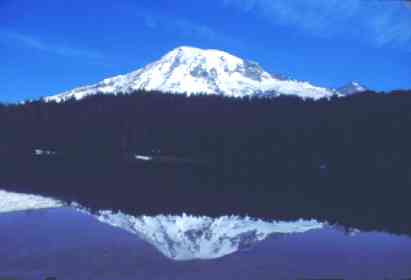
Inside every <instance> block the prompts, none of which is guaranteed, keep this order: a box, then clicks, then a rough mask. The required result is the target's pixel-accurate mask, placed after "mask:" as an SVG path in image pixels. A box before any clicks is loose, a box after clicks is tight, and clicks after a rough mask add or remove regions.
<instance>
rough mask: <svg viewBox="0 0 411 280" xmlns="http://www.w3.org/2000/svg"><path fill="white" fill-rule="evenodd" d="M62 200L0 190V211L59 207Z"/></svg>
mask: <svg viewBox="0 0 411 280" xmlns="http://www.w3.org/2000/svg"><path fill="white" fill-rule="evenodd" d="M62 205H63V203H62V202H60V201H58V200H55V199H51V198H46V197H42V196H38V195H30V194H22V193H13V192H6V191H3V190H0V213H6V212H13V211H24V210H32V209H42V208H54V207H61V206H62Z"/></svg>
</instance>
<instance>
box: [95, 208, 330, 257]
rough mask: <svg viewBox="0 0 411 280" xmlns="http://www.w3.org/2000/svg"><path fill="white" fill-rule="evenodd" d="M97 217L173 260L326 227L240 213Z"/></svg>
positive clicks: (105, 213)
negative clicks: (132, 235) (134, 236)
mask: <svg viewBox="0 0 411 280" xmlns="http://www.w3.org/2000/svg"><path fill="white" fill-rule="evenodd" d="M95 216H96V218H97V219H98V220H99V221H101V222H103V223H107V224H110V225H112V226H115V227H118V228H121V229H124V230H126V231H128V232H130V233H133V234H136V235H137V236H139V237H140V238H142V239H143V240H145V241H147V242H148V243H150V244H152V245H153V246H154V247H155V248H157V249H158V250H159V251H160V252H161V253H162V254H163V255H165V256H166V257H168V258H171V259H174V260H192V259H215V258H220V257H223V256H226V255H229V254H232V253H234V252H237V251H240V250H241V249H244V248H248V247H250V246H252V245H254V244H256V243H258V242H260V241H262V240H264V239H266V238H267V237H269V236H274V235H284V234H293V233H303V232H306V231H309V230H314V229H320V228H322V227H324V224H323V223H320V222H317V221H315V220H310V221H304V220H299V221H295V222H266V221H262V220H255V219H251V218H248V217H247V218H241V217H238V216H223V217H220V218H210V217H195V216H188V215H185V214H184V215H182V216H163V215H159V216H155V217H148V216H141V217H134V216H130V215H126V214H123V213H113V212H111V211H100V212H99V213H98V214H97V215H95Z"/></svg>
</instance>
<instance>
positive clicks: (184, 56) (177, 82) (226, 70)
mask: <svg viewBox="0 0 411 280" xmlns="http://www.w3.org/2000/svg"><path fill="white" fill-rule="evenodd" d="M137 90H145V91H160V92H164V93H175V94H183V93H184V94H187V95H192V94H219V95H224V96H231V97H244V96H250V95H251V96H252V95H257V94H269V95H270V96H277V95H295V96H299V97H302V98H311V99H319V98H328V97H331V96H334V95H336V96H343V95H344V94H343V93H340V92H339V91H337V90H334V89H328V88H325V87H318V86H314V85H312V84H310V83H309V82H302V81H296V80H290V79H284V78H282V77H279V76H278V75H272V74H270V73H268V72H266V71H264V69H262V68H261V67H260V66H259V65H258V64H257V63H255V62H251V61H248V60H244V59H241V58H239V57H236V56H234V55H231V54H229V53H226V52H223V51H220V50H203V49H198V48H193V47H179V48H176V49H174V50H173V51H171V52H169V53H168V54H166V55H164V56H163V57H162V58H161V59H160V60H158V61H156V62H154V63H151V64H149V65H147V66H145V67H143V68H141V69H139V70H137V71H134V72H131V73H129V74H125V75H120V76H116V77H113V78H108V79H105V80H103V81H101V82H99V83H97V84H94V85H89V86H84V87H79V88H76V89H73V90H71V91H68V92H64V93H61V94H58V95H54V96H49V97H45V98H44V100H45V101H56V102H62V101H65V100H68V99H72V98H74V99H77V100H79V99H82V98H84V97H85V96H89V95H96V94H129V93H132V92H134V91H137ZM350 93H352V91H350Z"/></svg>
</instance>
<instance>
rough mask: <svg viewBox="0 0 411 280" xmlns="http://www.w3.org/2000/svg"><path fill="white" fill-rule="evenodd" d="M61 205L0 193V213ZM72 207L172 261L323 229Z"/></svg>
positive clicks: (301, 223)
mask: <svg viewBox="0 0 411 280" xmlns="http://www.w3.org/2000/svg"><path fill="white" fill-rule="evenodd" d="M63 205H64V204H63V203H62V202H61V201H58V200H55V199H52V198H46V197H42V196H38V195H29V194H19V193H13V192H6V191H2V190H0V213H2V212H3V213H4V212H12V211H23V210H30V209H41V208H54V207H61V206H63ZM71 207H72V208H75V209H77V210H78V211H80V212H83V213H86V214H90V215H92V216H94V217H95V218H96V219H98V220H99V221H100V222H102V223H105V224H109V225H111V226H114V227H118V228H121V229H123V230H125V231H128V232H130V233H132V234H135V235H137V236H138V237H140V238H141V239H143V240H145V241H146V242H148V243H150V244H151V245H153V246H154V247H155V248H156V249H157V250H159V251H160V252H161V253H162V254H163V255H164V256H166V257H168V258H170V259H173V260H193V259H216V258H220V257H223V256H226V255H229V254H232V253H235V252H238V251H241V250H243V249H246V248H250V247H251V246H253V245H255V244H257V243H258V242H261V241H263V240H264V239H266V238H268V237H270V236H276V235H277V236H282V235H285V234H298V233H304V232H307V231H310V230H315V229H321V228H323V227H324V226H325V224H324V223H320V222H318V221H315V220H298V221H295V222H281V221H272V222H267V221H263V220H257V219H252V218H249V217H245V218H242V217H238V216H222V217H219V218H210V217H204V216H203V217H196V216H189V215H185V214H183V215H181V216H165V215H158V216H152V217H150V216H139V217H135V216H131V215H127V214H123V213H120V212H119V213H114V212H111V211H99V212H97V213H91V212H89V211H87V210H85V209H84V208H83V207H82V206H81V205H79V204H76V203H72V204H71Z"/></svg>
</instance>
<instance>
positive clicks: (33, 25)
mask: <svg viewBox="0 0 411 280" xmlns="http://www.w3.org/2000/svg"><path fill="white" fill-rule="evenodd" d="M180 45H188V46H195V47H200V48H214V49H222V50H225V51H228V52H230V53H233V54H235V55H238V56H240V57H243V58H247V59H250V60H254V61H257V62H258V63H259V64H260V65H261V66H263V68H264V69H265V70H267V71H269V72H272V73H279V74H285V75H287V76H289V77H292V78H295V79H298V80H308V81H311V82H312V83H314V84H316V85H320V86H327V87H339V86H341V85H343V84H345V83H347V82H349V81H351V80H357V81H359V82H361V83H363V84H365V85H366V86H368V87H370V88H373V89H376V90H391V89H397V88H411V5H410V4H407V3H406V1H396V0H207V1H193V0H190V1H189V0H187V1H186V0H175V1H170V0H167V1H166V0H156V1H153V0H116V1H112V0H110V1H109V0H99V1H95V0H87V1H84V0H39V1H33V0H18V1H16V0H0V65H1V67H0V94H1V96H0V101H3V102H14V101H19V100H22V99H28V98H37V97H39V96H46V95H52V94H56V93H60V92H62V91H65V90H69V89H71V88H73V87H76V86H81V85H85V84H90V83H94V82H97V81H99V80H102V79H104V78H106V77H110V76H113V75H117V74H122V73H127V72H129V71H132V70H135V69H138V68H140V67H141V66H143V65H145V64H147V63H149V62H151V61H153V60H156V59H158V58H159V57H161V56H162V55H163V54H165V53H166V52H168V51H169V50H171V49H173V48H175V47H177V46H180Z"/></svg>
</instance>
